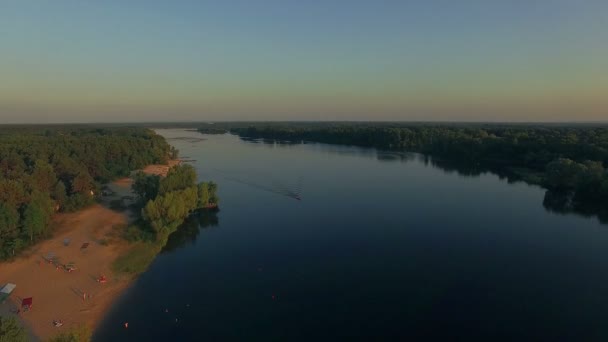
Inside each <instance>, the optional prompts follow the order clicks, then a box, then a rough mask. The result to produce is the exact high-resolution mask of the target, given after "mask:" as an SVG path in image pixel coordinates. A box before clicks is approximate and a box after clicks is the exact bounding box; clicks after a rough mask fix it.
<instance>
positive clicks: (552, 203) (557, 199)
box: [543, 190, 608, 224]
mask: <svg viewBox="0 0 608 342" xmlns="http://www.w3.org/2000/svg"><path fill="white" fill-rule="evenodd" d="M543 207H545V209H546V210H547V211H549V212H552V213H557V214H577V215H579V216H583V217H597V218H598V219H599V221H600V222H601V223H603V224H608V208H605V207H604V206H602V205H598V204H595V203H589V202H588V201H583V200H580V199H577V198H576V196H575V195H574V194H573V193H571V192H561V191H553V190H547V191H546V192H545V197H544V198H543Z"/></svg>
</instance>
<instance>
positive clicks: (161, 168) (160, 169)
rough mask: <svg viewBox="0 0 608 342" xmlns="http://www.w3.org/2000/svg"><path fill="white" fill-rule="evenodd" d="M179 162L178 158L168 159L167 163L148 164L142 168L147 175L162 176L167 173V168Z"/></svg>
mask: <svg viewBox="0 0 608 342" xmlns="http://www.w3.org/2000/svg"><path fill="white" fill-rule="evenodd" d="M180 163H181V161H180V160H170V161H169V163H168V164H167V165H162V164H154V165H148V166H146V167H145V168H144V170H143V171H144V172H145V173H147V174H149V175H157V176H162V177H164V176H166V175H167V172H168V171H169V168H171V167H173V166H175V165H178V164H180Z"/></svg>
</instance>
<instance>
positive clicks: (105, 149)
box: [0, 126, 175, 259]
mask: <svg viewBox="0 0 608 342" xmlns="http://www.w3.org/2000/svg"><path fill="white" fill-rule="evenodd" d="M171 153H175V151H172V149H171V147H170V146H169V145H168V144H167V142H166V141H165V140H164V139H163V138H162V137H161V136H158V135H156V134H155V133H154V132H153V131H151V130H149V129H145V128H136V127H103V128H100V127H88V126H46V127H37V126H22V127H19V126H3V127H0V259H7V258H11V257H13V256H15V255H17V254H18V253H19V252H20V251H22V250H23V249H25V248H27V247H28V246H30V245H32V244H34V243H35V242H36V241H38V240H40V239H42V238H45V237H48V236H49V235H50V234H51V233H52V224H51V222H52V221H51V218H52V216H53V214H54V213H56V212H70V211H75V210H78V209H80V208H82V207H84V206H87V205H89V204H91V203H94V202H95V200H96V199H97V198H98V196H99V195H100V190H99V189H100V186H101V184H103V183H105V182H108V181H110V180H112V179H114V178H117V177H124V176H128V175H129V174H130V172H131V171H132V170H136V169H140V168H142V167H144V166H145V165H148V164H153V163H165V162H166V161H167V158H168V157H169V156H170V154H171Z"/></svg>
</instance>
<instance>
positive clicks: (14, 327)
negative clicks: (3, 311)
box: [0, 316, 27, 342]
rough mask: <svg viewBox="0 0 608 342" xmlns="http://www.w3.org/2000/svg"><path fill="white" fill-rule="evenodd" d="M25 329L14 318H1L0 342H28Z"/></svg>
mask: <svg viewBox="0 0 608 342" xmlns="http://www.w3.org/2000/svg"><path fill="white" fill-rule="evenodd" d="M26 341H27V335H26V333H25V329H23V327H22V326H20V325H19V323H18V322H17V319H16V318H14V317H1V316H0V342H26Z"/></svg>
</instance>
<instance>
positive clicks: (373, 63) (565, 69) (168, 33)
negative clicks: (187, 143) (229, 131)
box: [0, 0, 608, 122]
mask: <svg viewBox="0 0 608 342" xmlns="http://www.w3.org/2000/svg"><path fill="white" fill-rule="evenodd" d="M607 94H608V1H599V0H598V1H596V0H578V1H577V0H570V1H567V0H521V1H520V0H511V1H493V0H471V1H466V0H462V1H455V0H443V1H440V0H420V1H407V0H401V1H382V0H377V1H371V0H369V1H356V0H341V1H337V0H325V1H321V0H309V1H303V0H298V1H295V0H273V1H264V0H237V1H229V0H225V1H204V0H200V1H177V0H176V1H152V0H146V1H117V0H105V1H101V0H100V1H81V0H73V1H62V0H53V1H44V0H39V1H30V0H5V1H2V2H1V3H0V118H1V119H2V120H1V122H66V121H67V122H99V121H159V120H160V121H168V120H319V119H323V120H424V121H427V120H428V121H432V120H450V121H459V120H473V121H598V120H604V121H606V120H608V95H607Z"/></svg>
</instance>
